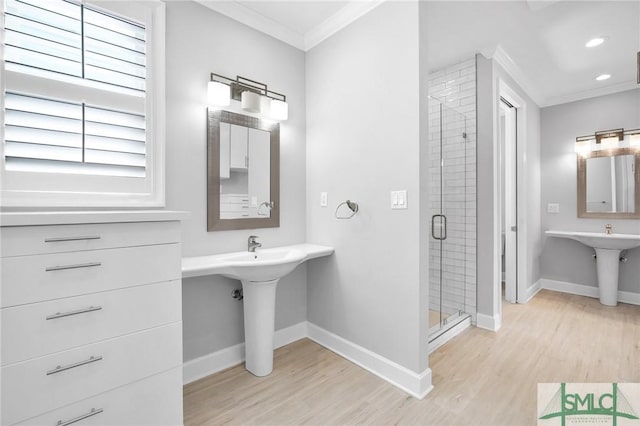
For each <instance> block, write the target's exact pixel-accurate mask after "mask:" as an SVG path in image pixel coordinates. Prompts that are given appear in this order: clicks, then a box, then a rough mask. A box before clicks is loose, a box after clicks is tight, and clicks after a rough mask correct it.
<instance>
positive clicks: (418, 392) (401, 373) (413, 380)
mask: <svg viewBox="0 0 640 426" xmlns="http://www.w3.org/2000/svg"><path fill="white" fill-rule="evenodd" d="M308 332H309V335H308V337H309V339H311V340H313V341H314V342H316V343H318V344H319V345H322V346H324V347H325V348H327V349H329V350H330V351H332V352H335V353H337V354H338V355H340V356H342V357H343V358H346V359H348V360H349V361H351V362H353V363H354V364H356V365H359V366H360V367H362V368H364V369H365V370H368V371H370V372H371V373H373V374H375V375H376V376H378V377H380V378H381V379H384V380H386V381H387V382H389V383H391V384H392V385H394V386H396V387H398V388H400V389H402V390H403V391H405V392H407V393H408V394H410V395H411V396H413V397H415V398H418V399H422V398H424V397H425V396H426V395H427V394H428V393H429V392H430V391H431V389H433V386H432V385H431V369H429V368H427V369H426V370H425V371H423V372H422V373H420V374H418V373H415V372H413V371H411V370H409V369H407V368H405V367H403V366H401V365H399V364H396V363H395V362H393V361H391V360H389V359H387V358H384V357H383V356H380V355H378V354H377V353H375V352H372V351H370V350H368V349H366V348H363V347H362V346H359V345H356V344H355V343H353V342H350V341H348V340H346V339H343V338H342V337H340V336H338V335H336V334H333V333H331V332H329V331H327V330H325V329H323V328H321V327H318V326H317V325H315V324H312V323H308Z"/></svg>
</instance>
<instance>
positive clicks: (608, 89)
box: [540, 81, 640, 107]
mask: <svg viewBox="0 0 640 426" xmlns="http://www.w3.org/2000/svg"><path fill="white" fill-rule="evenodd" d="M634 89H640V85H638V83H636V82H635V81H625V82H623V83H618V84H613V85H610V86H605V87H598V88H596V89H590V90H584V91H582V92H577V93H569V94H567V95H560V96H554V97H551V98H549V99H547V102H545V103H544V105H540V107H549V106H553V105H560V104H567V103H569V102H576V101H581V100H583V99H589V98H595V97H598V96H606V95H612V94H614V93H620V92H626V91H628V90H634Z"/></svg>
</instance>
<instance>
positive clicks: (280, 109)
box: [271, 99, 289, 121]
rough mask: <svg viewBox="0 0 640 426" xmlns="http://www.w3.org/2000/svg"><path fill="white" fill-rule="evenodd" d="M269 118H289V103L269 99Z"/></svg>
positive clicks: (281, 119)
mask: <svg viewBox="0 0 640 426" xmlns="http://www.w3.org/2000/svg"><path fill="white" fill-rule="evenodd" d="M271 118H272V119H274V120H280V121H284V120H287V119H288V118H289V104H287V103H286V102H285V101H279V100H277V99H271Z"/></svg>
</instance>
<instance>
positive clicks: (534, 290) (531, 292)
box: [518, 279, 542, 304]
mask: <svg viewBox="0 0 640 426" xmlns="http://www.w3.org/2000/svg"><path fill="white" fill-rule="evenodd" d="M540 290H542V279H539V280H538V281H536V282H535V283H534V284H533V285H532V286H531V287H529V288H527V290H526V292H525V294H524V298H523V300H518V303H523V304H524V303H529V301H530V300H531V299H533V298H534V297H535V295H536V294H538V292H540Z"/></svg>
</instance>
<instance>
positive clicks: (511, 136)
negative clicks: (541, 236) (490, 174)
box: [500, 99, 518, 303]
mask: <svg viewBox="0 0 640 426" xmlns="http://www.w3.org/2000/svg"><path fill="white" fill-rule="evenodd" d="M517 114H518V112H517V109H516V108H515V107H513V106H512V105H511V104H510V103H508V102H507V101H506V100H504V99H501V101H500V115H501V118H504V122H503V123H504V128H503V131H501V132H500V133H501V136H502V137H501V139H502V140H501V151H502V153H503V155H501V159H502V161H501V163H502V164H501V170H503V171H504V172H503V173H502V176H503V178H502V181H503V182H504V185H503V190H502V194H503V197H502V198H503V202H502V203H501V204H502V209H501V210H502V218H503V219H502V220H501V223H502V227H501V228H502V238H501V241H502V254H503V262H504V269H503V271H504V283H505V295H504V296H505V300H506V301H507V302H510V303H516V302H517V301H518V290H517V289H518V278H517V277H518V274H517V264H518V261H517V259H518V249H517V247H518V228H517V208H516V206H517V204H516V200H517V191H516V188H517V170H516V154H517V153H516V146H517Z"/></svg>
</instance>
